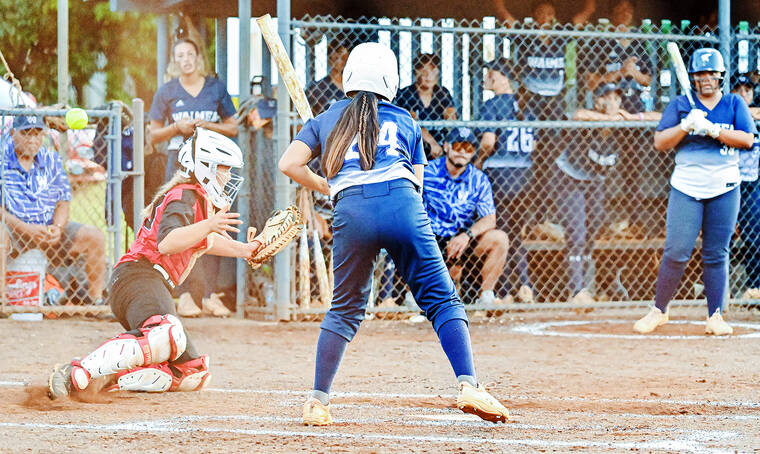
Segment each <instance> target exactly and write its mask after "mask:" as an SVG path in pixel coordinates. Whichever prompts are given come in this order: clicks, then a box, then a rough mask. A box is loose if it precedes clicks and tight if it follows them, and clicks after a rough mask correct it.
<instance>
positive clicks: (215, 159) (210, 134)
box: [177, 128, 243, 208]
mask: <svg viewBox="0 0 760 454" xmlns="http://www.w3.org/2000/svg"><path fill="white" fill-rule="evenodd" d="M177 160H178V161H179V164H180V165H181V166H182V168H183V169H184V174H185V175H186V176H188V177H189V176H190V174H191V173H192V174H193V175H195V178H196V179H197V180H198V182H199V183H200V184H201V186H203V189H205V190H206V193H208V196H209V199H210V200H211V203H213V204H214V206H215V207H217V208H223V207H225V206H228V205H231V204H232V201H233V200H235V197H236V196H237V193H238V191H239V190H240V186H241V184H242V183H243V178H242V177H240V176H238V175H235V174H234V173H232V169H239V168H241V167H243V152H242V151H240V147H238V146H237V144H236V143H235V142H233V141H232V140H230V139H229V138H228V137H226V136H224V135H222V134H219V133H218V132H214V131H209V130H208V129H204V128H195V134H193V137H191V138H189V139H187V140H186V141H185V143H183V144H182V147H180V149H179V153H178V156H177ZM220 165H222V166H228V167H230V175H229V176H230V179H229V181H227V182H221V181H219V178H218V177H217V172H216V171H217V166H220Z"/></svg>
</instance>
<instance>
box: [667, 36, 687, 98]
mask: <svg viewBox="0 0 760 454" xmlns="http://www.w3.org/2000/svg"><path fill="white" fill-rule="evenodd" d="M667 47H668V55H670V61H671V62H673V70H674V71H675V73H676V79H678V84H679V85H680V86H681V90H682V91H683V92H684V94H685V95H686V98H688V100H689V104H690V105H691V108H692V109H694V98H692V96H691V84H690V83H689V74H688V73H687V72H686V65H684V64H683V58H681V51H680V50H679V49H678V45H677V44H676V43H674V42H672V41H669V42H668V46H667Z"/></svg>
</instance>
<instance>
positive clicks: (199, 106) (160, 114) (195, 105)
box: [148, 77, 235, 150]
mask: <svg viewBox="0 0 760 454" xmlns="http://www.w3.org/2000/svg"><path fill="white" fill-rule="evenodd" d="M233 115H235V105H234V104H233V103H232V98H231V97H230V94H229V93H227V87H225V85H224V83H223V82H222V81H220V80H219V79H217V78H215V77H206V80H205V81H204V83H203V88H202V89H201V91H200V93H198V96H192V95H191V94H190V93H188V92H187V90H185V89H184V88H183V87H182V84H180V82H179V79H172V80H170V81H169V82H167V83H165V84H164V85H162V86H161V88H159V89H158V91H157V92H156V95H155V96H154V97H153V104H151V106H150V112H149V114H148V117H149V118H150V119H151V120H152V121H158V122H161V123H164V124H167V125H168V124H172V123H174V122H176V121H179V120H185V119H188V120H192V119H196V118H200V119H202V120H206V121H210V122H213V123H218V122H220V120H225V119H227V118H229V117H231V116H233ZM184 141H185V138H184V137H183V136H182V135H181V134H180V135H177V136H174V137H172V138H171V139H170V140H169V146H168V149H169V150H179V147H180V146H181V145H182V142H184Z"/></svg>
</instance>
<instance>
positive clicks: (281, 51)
mask: <svg viewBox="0 0 760 454" xmlns="http://www.w3.org/2000/svg"><path fill="white" fill-rule="evenodd" d="M256 23H258V24H259V29H261V36H262V37H263V38H264V41H265V42H266V43H267V47H268V48H269V52H270V53H271V54H272V57H273V58H274V61H275V63H277V69H278V71H279V72H280V79H281V80H282V82H283V83H284V84H285V88H287V90H288V94H289V95H290V99H291V100H292V101H293V105H294V106H295V107H296V111H297V112H298V115H299V116H300V117H301V120H303V121H304V122H305V121H306V120H308V119H310V118H313V115H312V112H311V107H310V106H309V101H308V100H307V99H306V93H305V92H304V90H303V86H301V83H300V82H299V81H298V77H297V76H296V70H295V69H294V68H293V63H291V61H290V58H289V57H288V54H287V52H286V51H285V46H284V45H283V44H282V40H280V36H279V35H278V34H277V33H276V32H275V30H274V27H273V26H272V17H271V16H270V15H269V14H265V15H263V16H261V17H259V18H257V19H256ZM309 204H310V209H311V210H312V212H311V213H312V229H313V234H312V236H313V246H314V254H313V255H314V271H315V274H316V276H317V282H318V283H319V297H320V300H321V302H322V305H323V306H325V307H329V306H330V304H331V303H332V287H330V286H329V278H328V276H327V268H326V266H325V257H324V254H323V253H322V243H321V241H319V233H318V232H317V229H316V219H315V216H314V204H313V202H312V198H311V193H309Z"/></svg>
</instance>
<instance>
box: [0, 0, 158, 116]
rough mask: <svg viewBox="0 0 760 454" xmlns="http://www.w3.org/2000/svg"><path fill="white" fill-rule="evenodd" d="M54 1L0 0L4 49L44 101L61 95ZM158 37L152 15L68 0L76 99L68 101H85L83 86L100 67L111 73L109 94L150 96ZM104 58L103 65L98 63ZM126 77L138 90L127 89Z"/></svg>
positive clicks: (19, 74)
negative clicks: (130, 91) (59, 89)
mask: <svg viewBox="0 0 760 454" xmlns="http://www.w3.org/2000/svg"><path fill="white" fill-rule="evenodd" d="M56 4H57V1H56V0H30V1H18V0H0V11H3V16H4V17H3V20H1V21H0V50H2V52H3V54H4V55H5V58H6V60H7V61H8V65H9V66H10V69H11V70H12V71H13V72H14V74H15V75H16V77H17V78H18V79H19V81H21V85H22V86H23V87H24V90H26V91H29V92H31V93H32V94H33V95H34V96H35V97H36V98H37V101H38V102H40V103H42V104H52V103H55V102H56V101H57V99H58V90H57V88H58V86H57V58H58V56H57V36H58V35H57V33H58V31H57V28H58V26H57V8H56ZM155 37H156V23H155V20H154V17H153V16H152V15H147V14H138V13H124V12H112V11H110V9H109V5H108V2H95V1H82V0H69V73H70V76H71V82H72V85H73V87H74V89H75V92H76V94H77V98H78V99H72V100H70V104H74V105H76V104H78V103H79V102H81V101H82V99H81V96H82V89H83V88H84V86H85V85H86V83H87V81H88V80H89V79H90V77H91V76H92V74H93V73H95V72H97V71H98V70H102V71H104V72H105V73H106V74H107V81H108V82H107V93H106V98H107V99H120V100H122V101H125V102H129V101H130V98H131V97H132V96H135V95H136V96H138V97H141V98H143V99H150V97H151V96H152V93H153V92H154V91H155V89H156V75H155V71H156V69H155V67H156V65H155V55H156V38H155ZM102 57H105V60H104V59H103V58H102ZM103 60H104V61H105V62H106V64H105V67H103V68H98V62H99V61H103ZM0 72H2V73H5V69H4V68H2V70H1V71H0ZM127 76H130V77H131V78H132V79H133V81H134V84H135V87H136V88H135V90H136V93H128V92H127V87H126V85H125V82H126V80H127Z"/></svg>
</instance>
